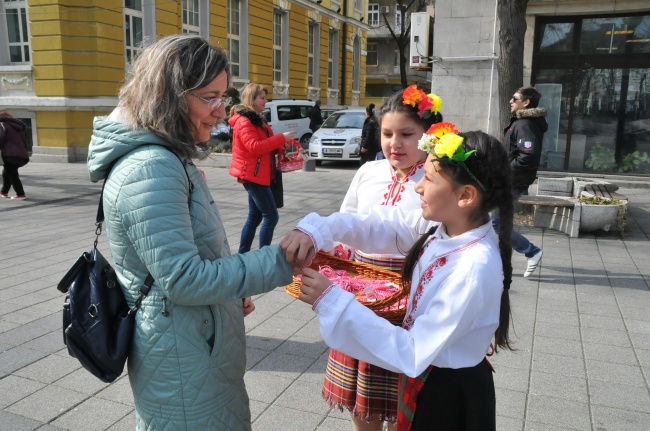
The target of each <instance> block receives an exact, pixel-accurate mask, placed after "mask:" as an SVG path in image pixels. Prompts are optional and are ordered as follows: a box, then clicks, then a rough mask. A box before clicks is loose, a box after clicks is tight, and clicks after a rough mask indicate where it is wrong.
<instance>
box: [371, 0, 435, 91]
mask: <svg viewBox="0 0 650 431" xmlns="http://www.w3.org/2000/svg"><path fill="white" fill-rule="evenodd" d="M430 2H431V0H395V3H396V7H397V10H399V11H400V16H401V18H400V21H399V25H398V23H397V20H396V22H394V23H393V25H391V23H390V22H389V21H388V14H386V13H382V14H381V15H382V17H383V18H384V23H385V24H386V27H388V31H389V32H390V35H391V37H392V38H393V40H394V41H395V44H396V45H397V49H398V50H399V76H400V81H401V83H402V88H406V87H408V82H407V80H406V67H407V66H406V59H407V53H408V50H409V48H410V44H411V20H410V19H409V20H407V19H406V14H407V13H413V12H421V11H423V10H424V8H426V7H427V5H428V4H429V3H430Z"/></svg>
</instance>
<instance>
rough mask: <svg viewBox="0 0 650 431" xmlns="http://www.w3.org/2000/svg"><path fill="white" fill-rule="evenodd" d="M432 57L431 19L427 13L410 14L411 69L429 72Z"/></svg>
mask: <svg viewBox="0 0 650 431" xmlns="http://www.w3.org/2000/svg"><path fill="white" fill-rule="evenodd" d="M432 55H433V17H432V16H431V15H430V14H429V13H428V12H414V13H412V14H411V51H410V64H409V66H410V67H411V68H412V69H417V70H431V56H432Z"/></svg>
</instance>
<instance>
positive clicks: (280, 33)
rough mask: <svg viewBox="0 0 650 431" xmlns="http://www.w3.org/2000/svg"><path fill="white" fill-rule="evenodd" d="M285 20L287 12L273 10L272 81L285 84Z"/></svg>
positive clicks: (286, 47)
mask: <svg viewBox="0 0 650 431" xmlns="http://www.w3.org/2000/svg"><path fill="white" fill-rule="evenodd" d="M286 21H287V13H286V12H281V11H279V10H275V11H274V12H273V81H274V82H279V83H283V84H286V83H287V81H288V76H287V75H288V73H287V69H288V61H289V54H288V50H289V40H288V37H289V35H288V34H287V32H286V31H284V30H283V29H284V28H287V26H286V25H285V24H287V23H286Z"/></svg>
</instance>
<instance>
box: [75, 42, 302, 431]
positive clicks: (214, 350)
mask: <svg viewBox="0 0 650 431" xmlns="http://www.w3.org/2000/svg"><path fill="white" fill-rule="evenodd" d="M228 81H229V72H228V60H227V57H226V55H225V54H224V53H223V52H222V51H221V50H220V49H218V48H216V47H214V46H212V45H210V44H209V43H208V42H207V41H206V40H205V39H203V38H201V37H199V36H192V35H176V36H168V37H165V38H162V39H160V40H158V41H157V42H154V43H153V44H151V45H150V46H148V47H146V48H145V49H144V50H143V51H142V53H141V54H140V55H139V56H138V58H137V60H136V61H135V63H134V64H133V68H132V71H131V73H130V75H129V76H128V77H127V81H126V83H125V84H124V86H123V87H122V89H121V90H120V93H119V102H118V106H117V108H116V109H115V110H114V111H113V112H112V113H111V114H110V115H109V116H108V117H98V118H96V119H95V122H94V130H93V135H92V139H91V142H90V147H89V154H88V170H89V173H90V178H91V180H92V181H101V180H104V181H105V188H104V196H103V203H104V215H105V221H106V227H107V232H108V242H109V245H110V251H111V254H112V257H113V261H114V264H115V270H116V272H117V276H118V279H119V281H120V284H121V286H122V290H123V292H124V295H125V297H126V299H127V302H128V303H129V305H130V306H133V305H134V302H135V299H136V297H137V296H138V292H139V290H140V287H141V286H142V285H143V283H144V281H145V279H147V277H148V275H151V276H152V277H153V279H154V283H153V286H152V287H151V290H150V291H149V293H148V295H147V296H146V297H145V298H144V300H143V301H142V304H141V308H140V309H139V311H138V312H137V314H136V329H135V333H134V336H133V341H132V344H131V350H130V353H129V358H128V378H129V381H130V384H131V389H132V390H133V394H134V399H135V421H136V429H137V430H140V431H144V430H157V431H172V430H174V431H175V430H180V429H183V430H213V431H220V430H226V429H228V430H250V429H251V415H250V409H249V404H248V395H247V394H246V388H245V385H244V371H245V367H246V346H245V336H244V316H245V315H246V314H248V313H249V312H250V311H252V309H253V306H252V305H251V304H249V303H244V304H243V305H242V300H241V298H244V297H249V296H251V295H255V294H260V293H263V292H266V291H269V290H272V289H274V288H275V287H277V286H282V285H285V284H287V283H290V282H291V279H292V278H291V272H292V268H291V267H290V266H289V265H288V264H287V262H286V259H285V257H284V254H283V253H282V252H281V251H280V249H279V248H278V247H277V246H271V247H265V248H264V249H263V250H255V251H253V252H250V253H246V254H240V255H234V256H230V246H229V245H228V240H227V237H226V232H225V229H224V226H223V223H222V221H221V218H220V216H219V212H218V210H217V206H216V204H215V202H214V198H213V197H212V196H211V195H210V191H209V190H208V187H207V184H206V183H205V181H203V179H202V177H201V173H200V172H199V170H198V169H197V168H196V166H195V165H194V164H193V163H192V159H193V158H196V157H197V156H198V154H199V153H200V151H198V148H199V147H202V146H204V144H205V143H206V142H208V140H209V139H210V130H211V129H212V126H214V124H215V123H216V122H217V121H219V120H220V119H223V118H224V117H225V116H226V110H225V108H226V105H227V104H228V100H227V99H226V98H225V97H224V93H225V91H226V89H227V88H228Z"/></svg>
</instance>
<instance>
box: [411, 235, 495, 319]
mask: <svg viewBox="0 0 650 431" xmlns="http://www.w3.org/2000/svg"><path fill="white" fill-rule="evenodd" d="M488 232H489V230H488ZM486 236H487V232H486V233H485V235H483V236H482V237H480V238H476V239H475V240H473V241H470V242H468V243H467V244H463V245H461V246H460V247H458V248H455V249H453V250H451V251H448V252H447V253H445V254H442V255H440V256H438V257H437V258H436V259H435V260H434V261H433V262H432V263H431V264H430V265H429V266H428V267H427V268H426V269H425V270H424V271H423V272H422V274H420V280H419V281H418V287H417V289H416V290H415V293H414V294H413V303H412V305H411V311H410V312H409V314H408V316H406V318H405V319H404V322H403V323H402V327H403V328H404V329H410V328H411V326H412V325H413V323H414V322H415V319H414V318H413V314H414V313H415V310H416V309H417V308H418V302H419V300H420V297H421V296H422V291H423V290H424V286H425V285H426V284H427V283H428V282H429V281H430V280H431V278H433V273H434V272H435V271H436V270H437V269H438V268H442V267H443V266H445V264H446V263H447V256H449V255H450V254H452V253H456V252H459V251H463V250H466V249H468V248H469V247H471V246H473V245H474V244H476V243H478V242H480V241H482V240H483V239H484V238H485V237H486ZM433 239H435V237H434V238H433ZM431 242H433V240H432V241H429V242H428V243H426V244H425V246H424V247H422V252H424V249H425V248H426V247H427V246H428V245H429V244H431ZM420 257H422V254H420Z"/></svg>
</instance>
